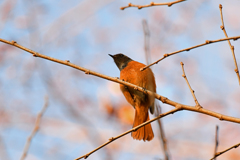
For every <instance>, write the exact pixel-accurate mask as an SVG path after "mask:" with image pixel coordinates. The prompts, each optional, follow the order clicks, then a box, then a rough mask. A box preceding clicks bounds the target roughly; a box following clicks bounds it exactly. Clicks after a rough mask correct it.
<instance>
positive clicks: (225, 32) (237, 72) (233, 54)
mask: <svg viewBox="0 0 240 160" xmlns="http://www.w3.org/2000/svg"><path fill="white" fill-rule="evenodd" d="M219 9H220V14H221V20H222V25H221V26H220V28H221V29H222V30H223V32H224V34H225V36H226V38H228V35H227V31H226V29H225V26H224V21H223V14H222V5H221V4H219ZM228 44H229V46H230V49H231V51H232V56H233V60H234V63H235V67H236V68H235V70H234V71H235V72H236V74H237V77H238V82H239V85H240V76H239V70H238V65H237V60H236V57H235V53H234V46H232V45H231V42H230V41H229V40H228Z"/></svg>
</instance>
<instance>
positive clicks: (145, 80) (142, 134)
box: [109, 53, 156, 141]
mask: <svg viewBox="0 0 240 160" xmlns="http://www.w3.org/2000/svg"><path fill="white" fill-rule="evenodd" d="M109 56H111V57H112V58H113V59H114V62H115V63H116V65H117V67H118V68H119V70H120V79H121V80H124V81H126V82H129V83H132V84H135V85H137V86H140V87H143V88H145V89H147V90H150V91H152V92H156V83H155V78H154V75H153V72H152V70H151V69H150V68H147V69H145V70H143V71H140V68H142V67H145V66H146V65H144V64H142V63H139V62H137V61H134V60H132V59H131V58H129V57H127V56H125V55H124V54H121V53H119V54H116V55H111V54H109ZM120 89H121V91H122V93H123V95H124V96H125V98H126V100H127V101H128V103H130V104H131V105H132V106H133V107H134V108H135V118H134V122H133V127H136V126H138V125H140V124H142V123H144V122H146V121H148V120H149V114H148V109H150V112H151V113H152V114H153V113H154V101H155V97H154V96H151V95H146V94H144V93H143V92H140V91H137V90H135V89H133V88H131V87H127V86H124V85H122V84H120ZM132 137H133V139H137V140H144V141H145V140H147V141H150V140H152V139H153V137H154V134H153V131H152V126H151V123H149V124H147V125H145V126H143V127H141V128H139V129H138V130H137V131H134V132H132Z"/></svg>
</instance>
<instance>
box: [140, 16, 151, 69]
mask: <svg viewBox="0 0 240 160" xmlns="http://www.w3.org/2000/svg"><path fill="white" fill-rule="evenodd" d="M142 25H143V33H144V51H145V59H146V64H149V63H150V62H151V58H150V57H151V55H150V47H149V40H150V32H149V28H148V24H147V21H146V20H145V19H144V20H143V21H142Z"/></svg>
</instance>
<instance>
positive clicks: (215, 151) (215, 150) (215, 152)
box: [214, 125, 219, 160]
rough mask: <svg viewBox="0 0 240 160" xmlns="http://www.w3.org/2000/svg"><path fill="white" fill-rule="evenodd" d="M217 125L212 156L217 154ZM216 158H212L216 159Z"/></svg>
mask: <svg viewBox="0 0 240 160" xmlns="http://www.w3.org/2000/svg"><path fill="white" fill-rule="evenodd" d="M218 144H219V142H218V125H217V126H216V133H215V149H214V156H215V155H216V154H217V147H218ZM216 159H217V158H214V160H216Z"/></svg>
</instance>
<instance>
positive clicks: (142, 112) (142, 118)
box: [132, 107, 154, 141]
mask: <svg viewBox="0 0 240 160" xmlns="http://www.w3.org/2000/svg"><path fill="white" fill-rule="evenodd" d="M148 120H149V114H148V109H147V108H145V107H140V108H136V109H135V118H134V122H133V127H136V126H138V125H140V124H142V123H144V122H146V121H148ZM132 137H133V139H136V140H143V141H145V140H147V141H151V140H152V139H153V137H154V134H153V131H152V126H151V123H149V124H147V125H145V126H143V127H141V128H139V129H138V130H137V131H134V132H132Z"/></svg>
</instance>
